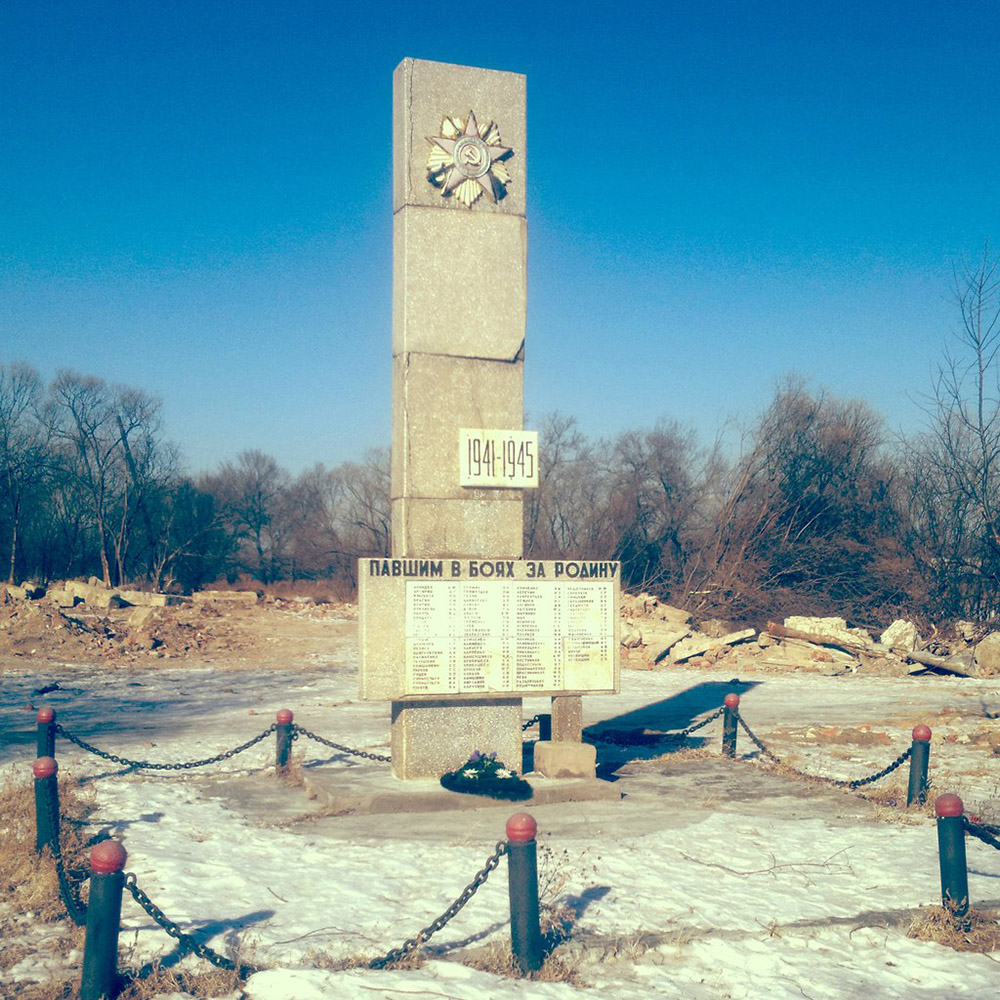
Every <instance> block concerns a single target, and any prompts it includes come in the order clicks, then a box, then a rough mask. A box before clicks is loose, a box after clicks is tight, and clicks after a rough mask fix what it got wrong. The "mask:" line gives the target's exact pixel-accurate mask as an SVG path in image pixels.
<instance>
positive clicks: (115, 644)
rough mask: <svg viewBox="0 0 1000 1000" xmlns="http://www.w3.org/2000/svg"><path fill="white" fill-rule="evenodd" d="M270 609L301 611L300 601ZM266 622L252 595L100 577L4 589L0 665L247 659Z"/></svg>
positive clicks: (316, 610)
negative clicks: (6, 660) (166, 590)
mask: <svg viewBox="0 0 1000 1000" xmlns="http://www.w3.org/2000/svg"><path fill="white" fill-rule="evenodd" d="M269 603H270V604H272V605H274V606H278V607H288V608H294V609H296V613H297V614H298V613H299V610H300V607H299V605H300V602H296V601H294V600H292V601H279V600H273V601H271V602H269ZM308 605H309V607H308V608H307V609H306V610H307V612H308V613H309V615H310V616H311V617H315V616H317V615H322V614H336V613H339V614H341V615H343V611H342V610H341V609H334V608H332V607H318V606H314V605H313V602H312V601H309V602H308ZM302 607H305V605H304V604H303V605H302ZM260 614H261V598H260V595H259V594H258V593H257V592H256V591H252V590H206V591H200V592H198V593H195V594H192V595H191V596H190V597H180V596H176V595H173V594H161V593H151V592H148V591H139V590H129V589H124V588H109V587H105V586H104V585H103V584H102V583H101V582H100V581H99V580H97V579H95V578H93V577H92V578H91V579H90V580H89V581H88V582H87V583H82V582H80V581H78V580H66V581H63V582H59V583H54V584H52V585H50V586H49V587H41V586H39V585H36V584H33V583H24V584H21V585H19V586H10V585H3V584H0V657H4V656H6V657H11V658H13V657H26V658H29V659H31V660H34V661H38V662H43V661H60V662H78V661H82V660H92V659H102V660H104V661H106V662H108V663H111V664H128V663H130V662H137V661H139V660H141V659H145V658H147V657H156V658H160V659H168V658H182V657H183V658H185V659H188V658H195V659H197V658H202V659H216V660H217V659H230V658H237V659H240V658H243V657H244V656H246V655H249V654H250V653H251V652H252V651H253V647H254V646H255V644H256V645H257V646H258V647H259V645H260V642H259V636H258V635H257V634H256V632H257V631H259V627H260V623H259V620H258V619H259V617H260ZM255 624H256V626H257V629H256V630H255V629H254V628H253V627H252V626H254V625H255Z"/></svg>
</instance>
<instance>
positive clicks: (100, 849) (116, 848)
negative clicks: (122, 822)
mask: <svg viewBox="0 0 1000 1000" xmlns="http://www.w3.org/2000/svg"><path fill="white" fill-rule="evenodd" d="M127 858H128V855H127V854H126V853H125V848H124V847H122V845H121V844H119V843H118V841H117V840H102V841H101V842H100V843H99V844H98V845H97V846H96V847H95V848H94V849H93V850H92V851H91V852H90V870H91V871H92V872H93V873H94V874H95V875H110V874H111V873H112V872H120V871H121V870H122V869H123V868H124V867H125V861H126V860H127Z"/></svg>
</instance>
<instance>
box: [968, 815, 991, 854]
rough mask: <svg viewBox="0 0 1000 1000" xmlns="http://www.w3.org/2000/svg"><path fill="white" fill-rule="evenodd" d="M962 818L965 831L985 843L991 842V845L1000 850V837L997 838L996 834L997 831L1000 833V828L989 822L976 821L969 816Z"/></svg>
mask: <svg viewBox="0 0 1000 1000" xmlns="http://www.w3.org/2000/svg"><path fill="white" fill-rule="evenodd" d="M962 819H963V821H964V822H963V826H964V827H965V832H966V833H967V834H969V836H971V837H975V838H976V839H977V840H981V841H982V842H983V843H984V844H989V845H990V847H993V848H996V850H998V851H1000V839H997V836H996V834H997V833H1000V828H998V827H995V826H990V825H989V824H988V823H974V822H973V821H972V820H971V819H969V817H968V816H963V817H962Z"/></svg>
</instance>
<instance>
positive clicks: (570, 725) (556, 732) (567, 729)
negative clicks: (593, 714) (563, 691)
mask: <svg viewBox="0 0 1000 1000" xmlns="http://www.w3.org/2000/svg"><path fill="white" fill-rule="evenodd" d="M552 739H553V740H556V741H558V742H560V743H580V742H581V741H582V740H583V699H582V698H581V697H580V696H579V695H556V696H555V697H554V698H553V699H552Z"/></svg>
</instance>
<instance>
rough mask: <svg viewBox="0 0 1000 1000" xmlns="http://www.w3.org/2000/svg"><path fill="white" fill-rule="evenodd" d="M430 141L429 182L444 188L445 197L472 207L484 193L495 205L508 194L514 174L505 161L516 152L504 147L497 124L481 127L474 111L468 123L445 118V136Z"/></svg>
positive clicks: (449, 117) (460, 119)
mask: <svg viewBox="0 0 1000 1000" xmlns="http://www.w3.org/2000/svg"><path fill="white" fill-rule="evenodd" d="M427 141H428V142H429V143H430V144H431V148H430V152H429V153H428V154H427V180H428V181H430V182H431V184H433V185H434V186H435V187H437V188H440V189H441V197H442V198H451V197H454V198H457V199H458V200H459V201H460V202H461V203H462V204H463V205H465V206H466V208H472V206H473V205H474V204H475V202H476V201H477V200H478V199H479V197H480V196H481V195H483V194H485V195H486V197H487V198H489V199H490V201H494V202H496V201H500V199H501V198H503V197H504V196H505V195H506V194H507V185H508V184H509V183H510V174H509V173H508V171H507V168H506V167H505V166H504V164H503V161H504V160H506V159H508V158H509V157H511V156H513V155H514V150H512V149H511V148H510V147H509V146H502V145H501V144H500V129H498V128H497V126H496V124H495V123H494V122H489V123H488V124H486V125H484V126H480V125H479V123H478V122H477V121H476V115H475V112H473V111H470V112H469V117H468V118H466V119H464V120H463V119H462V118H458V117H451V116H449V115H445V117H444V118H443V119H442V121H441V134H440V135H436V136H434V137H430V136H428V138H427Z"/></svg>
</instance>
